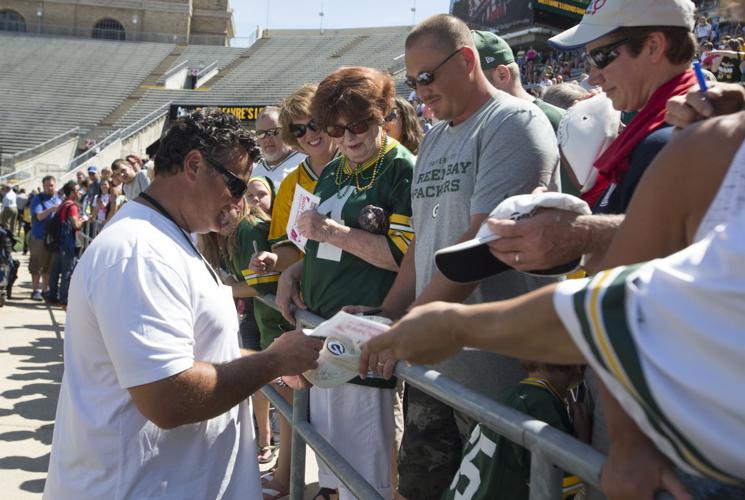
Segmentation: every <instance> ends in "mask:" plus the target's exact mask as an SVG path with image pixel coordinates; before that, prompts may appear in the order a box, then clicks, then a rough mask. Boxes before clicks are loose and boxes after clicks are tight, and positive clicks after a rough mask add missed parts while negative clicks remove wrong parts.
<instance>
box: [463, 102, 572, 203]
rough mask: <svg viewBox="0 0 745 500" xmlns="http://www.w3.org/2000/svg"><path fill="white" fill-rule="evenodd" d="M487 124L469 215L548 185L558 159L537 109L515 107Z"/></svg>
mask: <svg viewBox="0 0 745 500" xmlns="http://www.w3.org/2000/svg"><path fill="white" fill-rule="evenodd" d="M489 125H490V126H488V129H487V130H486V131H485V132H484V133H483V136H482V137H481V140H482V141H483V145H482V146H481V148H482V151H481V152H480V154H479V162H478V173H477V176H476V183H475V185H474V192H473V196H472V197H471V209H470V210H471V211H470V213H471V216H474V215H476V214H488V213H490V212H491V211H492V210H494V207H496V206H497V205H498V204H499V203H500V202H502V201H503V200H504V199H506V198H509V197H510V196H515V195H518V194H527V193H530V192H532V191H533V189H535V188H537V187H538V186H548V185H549V183H550V180H551V176H552V175H553V172H554V170H555V169H556V167H557V165H558V162H559V150H558V146H557V144H556V136H555V135H554V132H553V129H552V128H551V124H550V123H549V121H548V119H547V118H546V117H545V116H543V113H541V111H540V110H539V109H537V108H536V109H535V110H524V109H523V110H517V111H515V112H513V113H510V114H509V115H507V116H506V118H505V119H504V120H502V121H501V122H498V121H496V120H495V121H493V122H492V123H490V124H489ZM495 194H496V196H495Z"/></svg>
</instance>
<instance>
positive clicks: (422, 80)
mask: <svg viewBox="0 0 745 500" xmlns="http://www.w3.org/2000/svg"><path fill="white" fill-rule="evenodd" d="M462 48H463V47H461V48H460V49H457V50H456V51H455V52H453V53H452V54H450V55H449V56H447V57H446V58H445V60H443V61H442V62H441V63H440V64H438V65H437V66H436V67H435V69H433V70H432V71H422V72H421V73H419V74H418V75H417V77H416V78H411V77H406V80H404V82H405V83H406V85H408V86H409V87H411V88H412V89H414V90H416V86H417V85H424V86H425V87H426V86H427V85H431V84H432V82H434V81H435V71H437V70H438V69H440V68H441V67H442V66H443V64H445V63H446V62H448V61H449V60H450V58H451V57H453V56H454V55H455V54H457V53H458V52H460V51H461V49H462Z"/></svg>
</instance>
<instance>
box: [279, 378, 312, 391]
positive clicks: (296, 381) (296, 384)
mask: <svg viewBox="0 0 745 500" xmlns="http://www.w3.org/2000/svg"><path fill="white" fill-rule="evenodd" d="M282 382H284V383H285V384H287V387H289V388H290V389H293V390H295V391H299V390H301V389H309V388H311V387H313V384H311V383H310V382H309V381H308V379H307V378H305V377H303V376H302V375H285V376H284V377H282Z"/></svg>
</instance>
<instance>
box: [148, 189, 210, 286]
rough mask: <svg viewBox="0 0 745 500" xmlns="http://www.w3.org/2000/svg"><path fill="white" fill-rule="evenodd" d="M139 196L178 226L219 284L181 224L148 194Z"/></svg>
mask: <svg viewBox="0 0 745 500" xmlns="http://www.w3.org/2000/svg"><path fill="white" fill-rule="evenodd" d="M140 196H141V197H142V198H144V199H145V200H147V201H148V203H150V204H151V205H152V206H153V207H154V208H155V209H156V210H157V211H158V212H160V213H161V215H163V217H165V218H166V219H168V220H169V221H171V222H173V223H174V224H175V225H176V227H177V228H178V230H179V232H180V233H181V234H182V235H184V238H186V241H187V242H188V243H189V246H190V247H191V248H192V249H194V251H195V252H196V253H197V255H199V258H200V259H202V262H204V267H206V268H207V271H209V273H210V276H212V279H213V280H215V283H217V286H220V280H219V279H218V277H217V273H215V270H214V269H212V266H210V264H209V262H207V259H205V258H204V255H202V253H201V252H200V251H199V249H197V247H196V245H194V242H193V241H191V237H190V236H189V235H188V234H186V231H184V230H183V229H181V226H179V225H178V224H176V221H175V220H173V217H171V214H169V213H168V211H167V210H166V209H165V208H164V207H163V205H161V204H160V203H158V202H157V201H156V200H155V198H153V197H152V196H150V195H149V194H147V193H145V192H142V193H140Z"/></svg>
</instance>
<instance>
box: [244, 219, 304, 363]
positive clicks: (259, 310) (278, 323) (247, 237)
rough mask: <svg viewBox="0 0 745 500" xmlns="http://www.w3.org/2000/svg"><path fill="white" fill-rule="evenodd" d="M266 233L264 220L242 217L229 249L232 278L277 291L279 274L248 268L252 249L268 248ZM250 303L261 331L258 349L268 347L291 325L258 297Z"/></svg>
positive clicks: (267, 291) (267, 249)
mask: <svg viewBox="0 0 745 500" xmlns="http://www.w3.org/2000/svg"><path fill="white" fill-rule="evenodd" d="M268 235H269V224H268V223H266V222H264V221H261V220H258V221H257V223H256V225H251V223H250V222H249V221H248V220H246V219H244V220H242V221H241V222H240V223H239V224H238V228H237V229H236V238H235V246H236V247H235V249H234V251H233V259H232V261H231V268H232V269H231V270H232V272H233V275H234V276H235V279H236V280H238V281H245V282H246V283H248V284H249V285H250V286H252V287H253V288H255V289H256V291H257V292H258V293H259V294H261V295H264V294H267V293H272V294H276V293H277V282H278V281H279V274H280V273H276V272H271V273H268V274H256V273H254V272H253V271H251V269H249V264H250V263H251V258H252V257H253V255H254V250H257V251H259V252H262V251H267V252H270V251H271V249H270V247H269V241H268ZM254 247H255V248H254ZM253 304H254V315H255V316H256V324H257V325H258V326H259V332H260V333H261V341H260V343H261V348H262V349H266V348H267V347H269V344H271V343H272V342H273V341H274V339H276V338H277V337H279V336H280V335H282V332H286V331H289V330H293V329H294V327H293V326H292V325H290V324H289V323H288V322H287V321H285V319H284V318H283V317H282V314H281V313H280V312H279V311H276V310H274V309H272V308H271V307H269V306H267V305H266V304H264V303H263V302H261V301H259V300H254V301H253Z"/></svg>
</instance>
